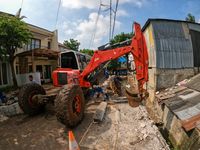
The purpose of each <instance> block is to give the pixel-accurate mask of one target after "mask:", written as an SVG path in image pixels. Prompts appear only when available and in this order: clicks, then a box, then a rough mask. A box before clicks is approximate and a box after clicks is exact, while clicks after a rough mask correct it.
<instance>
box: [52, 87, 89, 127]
mask: <svg viewBox="0 0 200 150" xmlns="http://www.w3.org/2000/svg"><path fill="white" fill-rule="evenodd" d="M84 105H85V99H84V95H83V91H82V89H81V87H80V86H79V85H72V84H67V85H64V86H63V87H62V89H61V90H60V92H59V94H58V95H57V97H56V99H55V111H56V117H57V119H58V120H59V121H60V122H61V123H63V124H65V125H66V126H67V127H70V128H71V127H75V126H76V125H78V124H79V123H80V122H81V121H82V119H83V116H84Z"/></svg>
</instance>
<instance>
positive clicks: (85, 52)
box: [80, 49, 94, 56]
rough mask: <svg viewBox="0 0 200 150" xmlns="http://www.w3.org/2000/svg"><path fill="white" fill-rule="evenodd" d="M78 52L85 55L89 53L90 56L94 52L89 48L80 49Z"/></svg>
mask: <svg viewBox="0 0 200 150" xmlns="http://www.w3.org/2000/svg"><path fill="white" fill-rule="evenodd" d="M80 52H81V53H84V54H87V55H90V56H93V54H94V51H93V50H91V49H82V50H80Z"/></svg>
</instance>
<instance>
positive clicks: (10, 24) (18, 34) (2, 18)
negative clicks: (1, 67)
mask: <svg viewBox="0 0 200 150" xmlns="http://www.w3.org/2000/svg"><path fill="white" fill-rule="evenodd" d="M31 37H32V35H31V33H30V31H29V30H28V28H27V25H26V23H24V22H23V21H21V20H20V18H17V17H14V16H10V15H6V14H1V15H0V57H1V58H2V57H4V56H6V55H7V56H9V59H8V60H9V63H10V66H11V71H12V79H13V84H14V86H15V87H16V86H17V80H16V75H15V71H14V60H15V52H16V50H17V49H18V48H22V46H23V45H24V44H27V43H28V42H29V40H30V38H31Z"/></svg>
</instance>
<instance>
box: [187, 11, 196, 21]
mask: <svg viewBox="0 0 200 150" xmlns="http://www.w3.org/2000/svg"><path fill="white" fill-rule="evenodd" d="M185 20H186V21H190V22H195V16H193V15H192V14H191V13H188V15H187V17H186V18H185Z"/></svg>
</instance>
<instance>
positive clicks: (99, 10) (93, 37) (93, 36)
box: [89, 0, 102, 49]
mask: <svg viewBox="0 0 200 150" xmlns="http://www.w3.org/2000/svg"><path fill="white" fill-rule="evenodd" d="M101 6H102V3H101V0H100V3H99V9H98V13H97V18H96V20H95V25H94V31H93V34H92V36H91V39H90V43H89V49H90V48H91V47H92V45H93V42H94V39H95V36H96V30H97V24H98V21H99V15H100V12H101Z"/></svg>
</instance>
